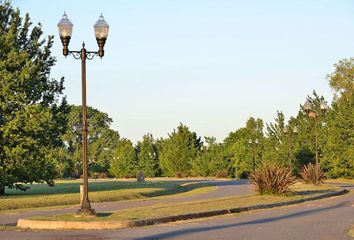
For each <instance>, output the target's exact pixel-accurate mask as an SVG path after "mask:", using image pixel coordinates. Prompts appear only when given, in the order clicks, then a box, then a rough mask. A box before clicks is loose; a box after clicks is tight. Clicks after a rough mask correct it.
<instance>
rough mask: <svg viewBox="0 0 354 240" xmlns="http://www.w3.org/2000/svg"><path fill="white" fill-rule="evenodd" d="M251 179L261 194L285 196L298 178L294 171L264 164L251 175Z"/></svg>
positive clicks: (272, 164)
mask: <svg viewBox="0 0 354 240" xmlns="http://www.w3.org/2000/svg"><path fill="white" fill-rule="evenodd" d="M250 179H251V181H252V183H253V184H254V185H256V190H257V191H258V192H259V193H260V194H284V193H287V192H290V189H289V187H290V186H291V185H293V184H294V183H295V180H296V178H295V177H294V176H293V174H292V169H291V168H288V167H285V166H283V165H276V164H274V163H264V164H262V165H261V166H260V167H259V168H257V169H256V171H255V172H254V173H252V174H251V176H250Z"/></svg>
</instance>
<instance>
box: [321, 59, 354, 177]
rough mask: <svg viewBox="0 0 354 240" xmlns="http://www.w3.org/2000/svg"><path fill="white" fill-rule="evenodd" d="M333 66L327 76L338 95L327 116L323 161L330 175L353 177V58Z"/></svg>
mask: <svg viewBox="0 0 354 240" xmlns="http://www.w3.org/2000/svg"><path fill="white" fill-rule="evenodd" d="M334 66H335V71H334V72H333V73H331V74H329V75H328V80H329V83H330V86H331V87H332V89H333V90H334V91H336V93H337V94H338V95H337V96H336V98H335V99H334V101H333V102H332V108H331V109H330V110H329V111H328V114H327V116H326V136H327V137H326V144H325V147H324V151H323V165H324V168H325V169H326V170H327V171H328V174H329V176H331V177H354V130H353V129H354V59H353V58H350V59H344V60H341V61H339V63H338V64H335V65H334Z"/></svg>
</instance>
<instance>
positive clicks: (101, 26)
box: [93, 14, 109, 57]
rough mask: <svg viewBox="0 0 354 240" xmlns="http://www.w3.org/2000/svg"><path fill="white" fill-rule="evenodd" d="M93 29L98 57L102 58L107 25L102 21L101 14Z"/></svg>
mask: <svg viewBox="0 0 354 240" xmlns="http://www.w3.org/2000/svg"><path fill="white" fill-rule="evenodd" d="M93 28H94V29H95V36H96V40H97V44H98V56H100V57H103V56H104V45H105V43H106V40H107V37H108V30H109V25H108V24H107V22H106V21H105V20H104V18H103V16H102V14H101V16H100V17H99V19H98V21H97V22H96V23H95V25H94V26H93Z"/></svg>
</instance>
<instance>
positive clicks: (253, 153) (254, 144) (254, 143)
mask: <svg viewBox="0 0 354 240" xmlns="http://www.w3.org/2000/svg"><path fill="white" fill-rule="evenodd" d="M248 143H249V144H250V145H251V147H252V155H253V159H252V160H253V162H252V165H253V171H255V170H256V156H255V155H256V154H255V147H256V146H257V145H258V143H259V141H258V138H256V139H255V140H254V141H252V139H251V138H250V139H249V140H248Z"/></svg>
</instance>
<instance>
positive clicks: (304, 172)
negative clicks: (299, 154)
mask: <svg viewBox="0 0 354 240" xmlns="http://www.w3.org/2000/svg"><path fill="white" fill-rule="evenodd" d="M301 177H302V179H303V180H304V182H305V183H310V184H321V183H323V182H324V180H325V179H326V176H325V173H324V171H323V169H322V167H321V165H320V164H318V163H316V164H313V163H309V164H307V165H305V166H303V167H302V169H301Z"/></svg>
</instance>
